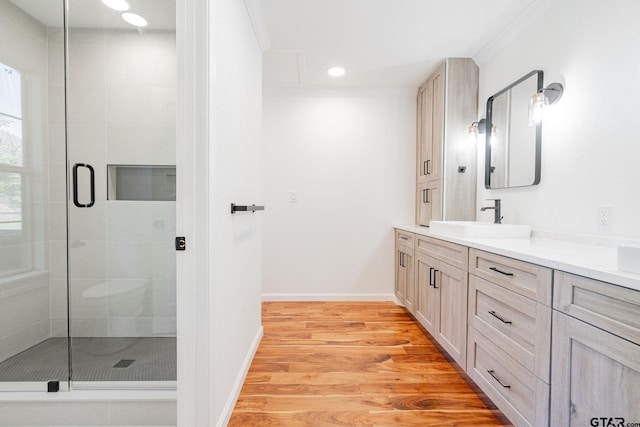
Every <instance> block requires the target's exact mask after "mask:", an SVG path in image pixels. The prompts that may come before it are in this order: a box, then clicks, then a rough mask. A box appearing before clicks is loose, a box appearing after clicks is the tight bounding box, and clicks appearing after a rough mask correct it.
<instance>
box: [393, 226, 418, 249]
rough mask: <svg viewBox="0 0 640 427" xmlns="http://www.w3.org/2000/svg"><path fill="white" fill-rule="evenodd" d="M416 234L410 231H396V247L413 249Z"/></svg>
mask: <svg viewBox="0 0 640 427" xmlns="http://www.w3.org/2000/svg"><path fill="white" fill-rule="evenodd" d="M413 236H414V234H413V233H410V232H408V231H403V230H396V246H404V247H406V248H409V249H413V241H414V237H413Z"/></svg>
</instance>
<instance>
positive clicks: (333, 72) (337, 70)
mask: <svg viewBox="0 0 640 427" xmlns="http://www.w3.org/2000/svg"><path fill="white" fill-rule="evenodd" d="M345 72H346V70H345V69H344V68H342V67H331V68H329V69H328V70H327V74H329V75H330V76H331V77H340V76H344V73H345Z"/></svg>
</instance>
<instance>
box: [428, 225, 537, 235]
mask: <svg viewBox="0 0 640 427" xmlns="http://www.w3.org/2000/svg"><path fill="white" fill-rule="evenodd" d="M429 229H430V230H431V232H432V233H436V234H442V235H444V236H450V237H464V238H468V239H474V238H495V239H505V238H510V239H518V238H519V239H522V238H525V239H526V238H529V236H530V235H531V226H530V225H516V224H493V223H490V222H477V221H430V222H429Z"/></svg>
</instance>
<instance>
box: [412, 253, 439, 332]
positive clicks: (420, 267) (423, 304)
mask: <svg viewBox="0 0 640 427" xmlns="http://www.w3.org/2000/svg"><path fill="white" fill-rule="evenodd" d="M437 262H438V261H437V260H436V259H435V258H431V257H430V256H427V255H424V254H421V253H416V262H415V265H416V278H415V287H416V291H417V297H416V307H415V310H416V311H415V316H416V318H417V319H418V321H419V322H420V323H421V324H422V326H424V327H425V329H426V330H427V331H429V332H430V333H431V335H433V336H434V337H435V336H436V332H437V331H438V320H439V315H438V312H439V310H440V290H439V288H437V287H434V286H433V276H434V274H435V273H434V272H435V270H436V263H437Z"/></svg>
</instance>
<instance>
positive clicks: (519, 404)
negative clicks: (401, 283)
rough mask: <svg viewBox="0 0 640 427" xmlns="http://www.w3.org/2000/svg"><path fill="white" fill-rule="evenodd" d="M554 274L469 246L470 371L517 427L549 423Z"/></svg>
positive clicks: (544, 269)
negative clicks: (552, 280) (552, 287)
mask: <svg viewBox="0 0 640 427" xmlns="http://www.w3.org/2000/svg"><path fill="white" fill-rule="evenodd" d="M551 273H552V271H551V270H550V269H548V268H544V267H540V266H537V265H533V264H529V263H526V262H522V261H519V260H515V259H512V258H507V257H503V256H500V255H496V254H492V253H488V252H484V251H479V250H476V249H470V250H469V313H468V319H469V334H468V351H469V353H468V358H467V372H468V373H469V375H470V376H471V378H472V379H473V380H474V381H475V382H476V384H478V386H479V387H480V388H481V389H482V390H483V391H484V392H485V393H486V394H487V396H489V397H490V398H491V400H492V401H493V402H494V403H495V404H496V405H497V406H498V408H500V410H501V411H502V412H503V413H504V414H505V415H506V416H507V417H508V418H509V419H510V420H511V421H512V422H513V423H514V424H515V425H516V426H547V425H548V422H549V419H548V413H549V388H550V386H549V380H550V350H551V348H550V345H551V342H550V337H551V307H550V304H551V279H552V274H551Z"/></svg>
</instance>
